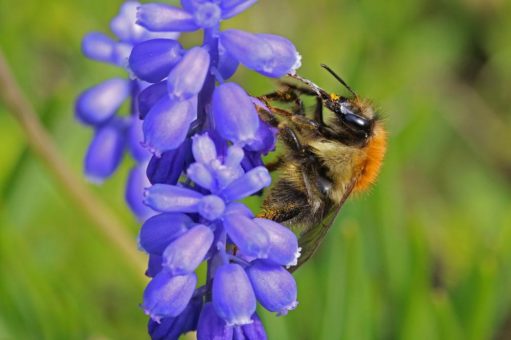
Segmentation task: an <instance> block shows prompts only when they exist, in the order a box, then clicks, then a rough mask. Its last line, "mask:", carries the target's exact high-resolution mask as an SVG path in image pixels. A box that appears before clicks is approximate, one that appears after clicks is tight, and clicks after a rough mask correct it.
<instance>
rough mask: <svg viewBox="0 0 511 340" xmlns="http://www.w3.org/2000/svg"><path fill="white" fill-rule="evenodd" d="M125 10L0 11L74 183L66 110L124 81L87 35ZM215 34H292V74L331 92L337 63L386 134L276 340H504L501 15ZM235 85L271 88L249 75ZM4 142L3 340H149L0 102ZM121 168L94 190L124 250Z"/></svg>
mask: <svg viewBox="0 0 511 340" xmlns="http://www.w3.org/2000/svg"><path fill="white" fill-rule="evenodd" d="M120 3H121V2H120V1H111V2H104V1H99V0H78V1H73V2H71V1H65V0H53V1H51V2H41V1H37V0H19V1H16V2H15V1H13V0H1V1H0V46H1V47H2V49H3V50H4V52H5V53H6V56H7V58H8V60H9V62H10V64H11V65H12V67H13V71H14V73H15V74H16V76H17V78H18V79H19V81H20V83H21V85H22V87H23V89H24V90H25V91H26V93H27V94H28V97H29V98H30V99H31V101H32V102H33V104H34V105H35V107H36V108H37V111H38V113H39V114H40V117H41V119H42V120H43V122H44V124H45V126H46V127H47V129H48V130H49V131H50V133H51V134H52V135H53V137H54V138H55V140H56V142H57V143H58V145H59V147H60V149H61V150H62V153H63V155H64V157H65V158H66V159H67V160H68V161H69V162H70V163H71V164H72V166H73V169H74V170H75V171H76V172H77V173H79V172H81V167H82V165H81V161H82V157H83V155H84V152H85V149H86V147H87V144H88V142H89V139H90V137H91V132H90V131H88V130H87V129H85V128H83V127H81V126H79V125H78V124H77V123H76V122H75V121H74V119H73V100H74V97H75V96H76V94H77V93H79V92H80V91H81V90H82V89H84V88H85V87H87V86H90V85H92V84H94V83H97V82H99V81H101V80H103V79H106V78H107V77H109V76H111V75H113V74H122V72H121V71H118V70H115V69H113V68H111V67H108V66H103V65H99V64H98V63H93V62H90V61H87V60H86V59H85V58H84V57H82V56H81V55H80V50H79V46H80V40H81V37H82V36H83V34H85V33H86V32H89V31H93V30H99V31H107V30H108V22H109V20H110V18H111V17H112V16H113V15H114V14H115V13H116V12H117V8H118V6H119V4H120ZM225 27H236V28H239V29H245V30H248V31H254V32H260V31H265V32H269V33H274V34H281V35H284V36H287V37H288V38H290V39H291V40H292V41H293V42H294V43H295V44H296V45H297V47H298V49H299V50H300V52H301V54H302V55H303V67H302V69H301V70H300V73H301V74H302V75H303V76H305V77H307V78H309V79H312V80H314V81H315V82H316V83H318V84H319V85H321V86H322V87H324V88H326V89H331V90H332V91H340V90H339V86H338V84H336V82H335V80H334V79H332V78H331V77H330V76H329V75H328V74H327V73H326V72H323V71H322V70H321V69H320V67H319V66H318V65H319V63H326V64H328V65H330V66H331V67H332V68H334V69H335V70H337V71H338V72H339V73H341V74H342V75H343V77H344V78H345V79H346V80H347V81H348V82H349V83H350V84H351V85H352V86H353V87H354V88H355V89H356V90H357V91H358V92H359V93H360V94H362V95H364V96H368V97H370V98H372V99H373V100H374V102H375V103H377V105H378V107H380V108H381V111H382V114H383V116H384V117H385V121H386V125H387V127H388V129H389V131H390V140H389V150H388V154H387V157H386V161H385V164H384V168H383V171H382V174H381V176H380V179H379V181H378V183H377V185H376V186H375V187H374V189H372V190H371V192H370V193H368V194H365V195H361V196H360V197H358V198H355V199H352V200H351V201H349V202H348V203H347V204H346V206H345V207H344V208H343V210H342V214H341V215H340V217H339V218H338V220H337V223H336V225H335V226H334V227H333V228H332V230H331V232H330V234H329V236H328V237H327V240H326V244H325V245H324V246H323V247H322V248H321V250H320V252H318V254H317V255H316V256H315V258H314V259H313V260H312V261H311V262H310V263H308V264H307V265H306V266H305V267H303V269H300V270H299V271H298V273H297V275H296V278H297V282H298V285H299V300H300V305H299V307H298V308H297V310H295V311H293V312H291V313H290V314H289V315H288V316H286V317H280V318H277V317H275V316H273V315H269V314H268V313H265V312H262V317H263V319H264V322H265V324H266V326H267V330H268V333H269V337H270V339H284V340H285V339H350V340H351V339H355V340H359V339H360V340H363V339H414V340H415V339H418V340H420V339H425V340H426V339H427V340H430V339H460V340H461V339H474V340H476V339H511V294H510V293H509V292H510V288H509V287H511V228H510V227H511V209H510V208H511V151H510V148H509V146H510V138H511V137H510V136H511V115H510V110H511V109H510V104H511V101H510V99H509V98H510V97H509V88H510V86H511V43H510V42H509V37H510V36H511V3H510V2H509V1H504V0H491V1H483V0H466V1H447V0H443V1H441V0H437V1H426V0H413V1H407V2H404V1H389V2H378V1H374V0H373V1H369V0H363V1H354V0H351V1H348V0H342V1H334V0H329V1H327V0H318V1H316V2H314V3H313V2H310V1H305V0H296V1H291V0H286V1H278V2H277V1H269V0H260V1H259V2H258V4H257V5H255V6H254V7H253V8H252V9H251V10H249V11H247V12H246V13H244V14H243V15H241V16H239V17H237V18H234V19H233V20H231V21H229V22H227V23H226V24H225ZM196 38H197V36H192V37H191V38H189V40H188V42H189V43H191V41H193V40H195V39H196ZM235 80H236V81H238V82H240V83H242V84H243V86H245V87H246V88H247V89H249V90H250V92H251V93H253V94H262V93H266V92H268V91H270V90H271V89H272V88H273V87H274V83H273V82H271V81H268V80H266V79H263V78H262V77H260V76H257V75H255V74H254V73H252V72H250V71H248V70H246V69H243V68H241V69H240V70H239V71H238V74H237V76H236V77H235ZM0 145H1V149H0V150H1V152H0V165H1V166H0V195H1V196H0V339H104V338H111V339H123V338H124V339H143V338H145V337H146V335H145V334H146V332H145V323H146V321H145V316H144V315H143V313H142V312H141V311H140V310H139V308H138V303H140V302H141V293H142V289H143V287H142V284H141V283H140V280H138V279H137V278H134V277H133V274H132V272H131V271H130V270H129V269H128V268H127V266H126V265H125V259H123V258H122V257H121V256H120V255H118V254H119V253H118V252H117V251H116V250H115V249H112V246H111V245H109V244H108V243H107V242H106V241H105V240H104V239H103V238H102V237H101V236H100V235H98V234H97V233H96V232H95V231H94V229H93V228H92V226H91V225H89V224H88V222H86V221H85V219H84V217H82V216H80V215H79V214H78V211H77V209H75V208H74V207H73V206H71V205H70V204H69V202H66V201H65V200H64V199H63V198H62V195H61V193H60V192H59V191H58V189H57V187H56V186H55V183H53V181H52V179H51V176H49V174H48V173H47V172H46V169H45V168H44V167H43V166H42V165H41V164H40V163H39V161H38V160H37V159H35V158H34V157H33V155H32V154H31V153H30V151H29V150H27V144H26V142H25V141H24V139H23V134H22V132H21V131H20V129H19V127H18V125H17V124H16V122H15V121H14V120H13V119H12V118H11V117H10V116H9V115H8V114H7V112H5V109H4V108H3V107H2V106H1V104H0ZM126 163H129V162H126ZM128 166H129V164H124V166H123V168H122V169H121V171H120V173H119V174H118V175H117V176H115V177H114V178H113V179H111V180H109V181H108V182H107V183H106V184H105V185H104V186H103V187H101V188H96V189H95V191H96V192H97V194H98V195H100V196H101V198H102V199H103V200H105V202H106V203H107V204H108V205H109V207H111V209H112V210H114V211H115V212H116V213H117V214H118V215H119V217H120V218H121V219H122V220H123V221H124V222H125V224H126V228H127V229H128V230H129V231H130V232H131V233H132V234H133V237H134V239H135V235H136V232H137V229H138V226H137V224H136V222H135V221H134V220H133V219H132V217H131V215H130V213H129V212H128V210H127V208H126V207H125V205H124V202H123V186H124V181H125V178H126V169H127V168H128ZM133 246H134V247H135V246H136V245H135V241H133ZM140 274H141V275H142V273H140Z"/></svg>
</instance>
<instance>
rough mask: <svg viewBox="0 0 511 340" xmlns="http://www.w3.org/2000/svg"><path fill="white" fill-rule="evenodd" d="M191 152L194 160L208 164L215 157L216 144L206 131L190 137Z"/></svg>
mask: <svg viewBox="0 0 511 340" xmlns="http://www.w3.org/2000/svg"><path fill="white" fill-rule="evenodd" d="M192 141H193V144H192V152H193V158H194V159H195V161H197V162H200V163H203V164H206V165H208V164H209V163H211V162H212V161H213V160H215V159H216V158H217V154H216V146H215V143H214V142H213V140H212V139H211V138H210V137H209V135H208V134H207V133H205V134H203V135H195V136H193V137H192Z"/></svg>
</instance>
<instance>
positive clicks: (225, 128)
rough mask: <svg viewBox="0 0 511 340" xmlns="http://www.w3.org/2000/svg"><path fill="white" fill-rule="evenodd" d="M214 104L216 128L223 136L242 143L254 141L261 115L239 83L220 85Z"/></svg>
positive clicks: (214, 95) (215, 94) (215, 93)
mask: <svg viewBox="0 0 511 340" xmlns="http://www.w3.org/2000/svg"><path fill="white" fill-rule="evenodd" d="M212 105H213V119H214V124H215V128H216V129H217V131H218V132H219V134H220V135H221V136H222V137H224V138H225V139H227V140H229V141H231V142H233V143H235V144H242V145H243V144H247V143H251V142H253V141H254V139H255V136H256V132H257V129H258V128H259V117H258V115H257V111H256V109H255V107H254V104H253V103H252V101H251V99H250V97H249V96H248V95H247V93H246V92H245V91H244V90H243V89H242V88H241V87H240V86H239V85H237V84H235V83H225V84H222V85H220V86H218V87H217V88H216V89H215V92H214V93H213V104H212Z"/></svg>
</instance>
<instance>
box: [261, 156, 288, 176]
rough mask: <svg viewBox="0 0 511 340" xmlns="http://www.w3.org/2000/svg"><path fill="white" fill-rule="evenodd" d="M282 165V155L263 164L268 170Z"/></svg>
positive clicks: (276, 168)
mask: <svg viewBox="0 0 511 340" xmlns="http://www.w3.org/2000/svg"><path fill="white" fill-rule="evenodd" d="M282 165H284V158H283V157H282V156H279V157H278V158H277V159H276V160H274V161H273V162H268V163H266V164H265V166H266V169H268V171H270V172H272V171H275V170H278V169H279V168H280V167H282Z"/></svg>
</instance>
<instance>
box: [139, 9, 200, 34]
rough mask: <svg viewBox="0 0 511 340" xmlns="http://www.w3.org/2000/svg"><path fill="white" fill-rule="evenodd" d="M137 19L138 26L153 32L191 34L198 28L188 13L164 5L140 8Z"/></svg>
mask: <svg viewBox="0 0 511 340" xmlns="http://www.w3.org/2000/svg"><path fill="white" fill-rule="evenodd" d="M137 19H138V20H137V23H138V24H139V25H142V26H144V27H145V28H147V29H148V30H150V31H155V32H165V31H174V32H191V31H195V30H197V29H198V28H199V27H198V26H197V25H196V24H195V20H194V17H193V16H192V15H191V14H190V13H188V12H186V11H183V10H182V9H179V8H177V7H173V6H169V5H165V4H156V3H155V4H146V5H142V6H140V7H139V9H138V13H137Z"/></svg>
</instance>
